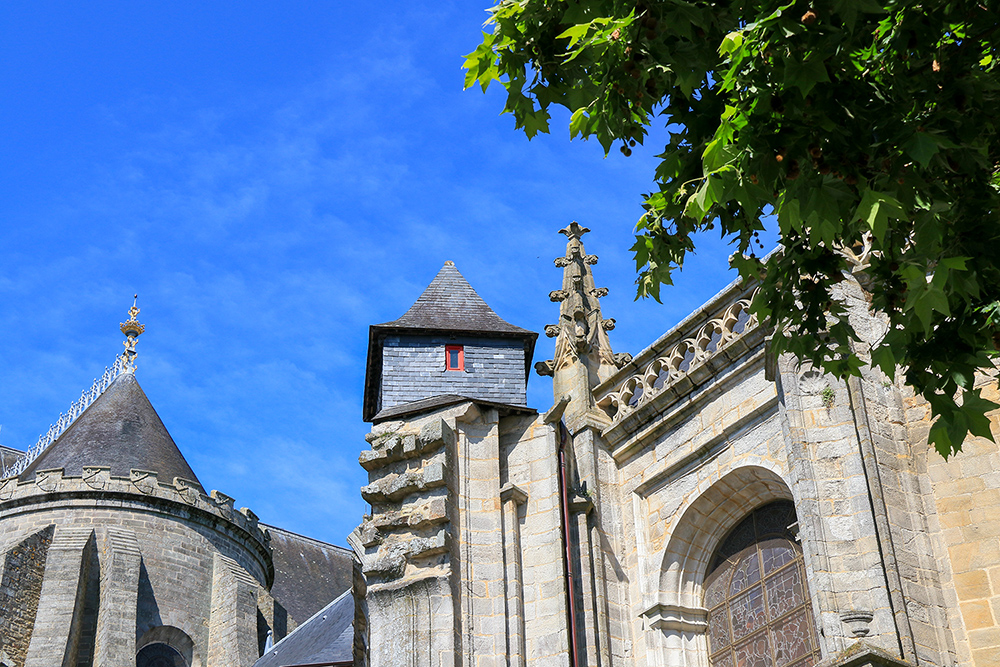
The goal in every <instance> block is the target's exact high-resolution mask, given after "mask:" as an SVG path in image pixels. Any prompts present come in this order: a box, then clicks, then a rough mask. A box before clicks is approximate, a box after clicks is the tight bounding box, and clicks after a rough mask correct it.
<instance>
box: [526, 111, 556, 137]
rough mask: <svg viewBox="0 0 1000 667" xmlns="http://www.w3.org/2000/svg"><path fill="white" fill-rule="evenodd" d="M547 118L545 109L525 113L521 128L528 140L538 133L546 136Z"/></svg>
mask: <svg viewBox="0 0 1000 667" xmlns="http://www.w3.org/2000/svg"><path fill="white" fill-rule="evenodd" d="M549 118H550V116H549V112H548V111H546V110H545V109H535V110H534V111H525V112H524V120H523V121H522V123H521V127H523V128H524V133H525V134H526V135H527V136H528V139H531V138H533V137H534V136H535V135H536V134H538V133H539V132H544V133H546V134H548V131H549Z"/></svg>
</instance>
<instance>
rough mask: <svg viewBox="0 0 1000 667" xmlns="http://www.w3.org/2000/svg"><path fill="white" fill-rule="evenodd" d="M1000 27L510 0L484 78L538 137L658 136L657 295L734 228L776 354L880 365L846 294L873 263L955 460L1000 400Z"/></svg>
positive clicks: (918, 18)
mask: <svg viewBox="0 0 1000 667" xmlns="http://www.w3.org/2000/svg"><path fill="white" fill-rule="evenodd" d="M997 27H998V16H997V14H996V12H995V11H993V10H992V9H990V8H989V3H986V2H985V0H981V1H977V0H951V1H949V0H925V1H923V2H913V0H813V1H812V2H809V1H808V0H801V1H797V2H796V1H793V2H782V1H781V0H638V1H634V0H633V1H628V0H519V1H518V0H502V1H501V2H500V3H499V4H497V5H496V6H495V7H493V8H492V9H490V18H489V21H488V22H487V31H486V32H484V33H483V41H482V43H481V44H480V45H479V46H478V47H477V48H476V49H475V50H474V51H473V52H472V53H471V54H469V55H468V56H467V57H466V61H465V68H466V69H467V74H466V87H470V86H473V85H475V84H479V85H480V86H481V87H482V89H483V90H484V91H485V90H486V88H487V87H488V86H489V85H490V84H491V83H493V82H498V83H499V84H500V85H502V86H503V87H504V88H506V90H507V98H506V104H505V107H504V111H506V112H509V113H511V114H512V115H513V117H514V119H515V123H516V127H517V128H518V129H520V130H523V131H524V133H525V134H526V135H527V136H528V138H529V139H530V138H531V137H533V136H534V135H535V134H537V133H538V132H548V131H549V129H550V122H551V121H552V117H551V116H550V109H551V108H552V107H553V105H557V106H562V107H565V108H566V109H567V110H568V111H569V132H570V136H571V137H579V138H583V139H589V138H593V139H595V140H597V141H598V142H600V144H601V145H602V146H603V148H604V150H605V154H607V152H609V151H611V150H620V151H621V152H622V153H623V154H624V155H626V156H629V155H631V152H632V149H633V148H635V147H636V145H637V144H642V143H644V142H645V141H647V140H650V139H651V138H652V137H654V136H655V137H659V141H661V142H662V143H663V144H664V145H663V150H662V153H660V154H659V155H658V156H657V158H658V160H659V162H658V164H657V166H656V171H655V174H652V175H651V176H653V182H654V188H653V190H652V191H651V192H649V193H646V194H644V195H643V198H642V206H643V209H644V213H643V215H642V216H641V217H640V218H639V220H638V222H637V224H636V242H635V245H634V246H633V247H632V251H633V252H634V254H635V260H636V267H637V273H638V279H637V286H638V289H637V293H638V296H640V297H647V296H648V297H652V298H655V299H657V300H658V299H659V297H660V294H661V289H660V288H661V286H662V285H669V284H671V275H672V272H673V271H675V270H677V269H678V268H680V267H682V266H683V264H684V259H685V257H686V255H687V254H688V253H689V252H692V251H693V250H694V248H695V241H696V236H697V234H699V233H700V232H705V231H707V230H717V231H718V232H719V233H721V234H722V236H723V237H724V238H728V239H730V240H731V241H732V242H733V244H734V245H735V248H734V249H735V252H734V253H733V255H732V256H731V258H730V262H731V264H732V265H733V266H735V267H736V268H738V269H739V272H740V275H741V276H742V277H743V278H744V279H745V280H755V281H758V282H759V285H760V291H759V295H758V297H757V298H756V299H755V302H754V306H753V307H754V310H755V312H756V313H757V315H758V317H759V318H760V319H761V321H762V322H764V323H765V324H766V325H767V326H769V327H771V328H772V329H773V331H774V337H773V346H774V349H775V352H776V353H781V352H790V353H793V354H795V355H797V356H798V357H799V358H801V359H807V360H810V361H812V362H813V363H814V364H817V365H819V366H821V367H822V368H823V369H824V370H825V371H826V372H829V373H832V374H834V375H836V376H838V377H841V378H844V377H846V376H848V375H851V374H857V373H859V371H860V368H861V367H862V364H863V361H862V359H860V358H859V357H858V355H857V353H856V352H855V346H853V345H852V341H856V340H858V333H857V332H856V331H854V329H853V328H852V325H851V323H850V321H849V320H848V318H847V316H846V310H845V305H844V304H843V303H842V302H841V301H839V300H838V299H837V298H835V296H836V294H837V293H838V292H837V285H838V283H839V282H840V281H842V280H844V278H845V275H846V274H847V273H849V272H851V271H855V272H856V273H857V272H858V269H859V267H860V268H862V269H863V271H861V272H860V273H857V274H858V275H859V278H860V279H861V281H862V284H863V285H864V286H865V288H866V291H867V294H868V295H869V296H870V298H871V307H872V308H873V309H874V310H876V311H879V312H881V313H884V314H885V316H886V317H888V327H887V330H886V333H885V335H884V336H883V337H881V339H880V340H877V341H875V342H874V344H873V345H872V346H871V360H872V363H873V364H874V365H877V366H878V367H880V368H881V369H882V370H883V371H884V372H885V373H887V374H888V375H890V376H894V375H895V373H896V372H902V373H905V379H906V381H907V382H908V383H909V384H910V385H911V386H912V387H913V388H914V390H915V391H917V392H919V393H920V394H922V395H923V396H924V397H926V399H927V400H928V401H929V402H930V405H931V407H932V410H933V414H934V415H935V417H936V421H935V422H934V425H933V426H932V428H931V435H930V438H931V441H932V442H933V443H934V445H935V447H936V448H937V450H938V451H939V452H940V453H941V454H942V455H944V456H948V455H950V454H952V453H953V452H956V451H958V450H959V449H960V447H961V443H962V441H963V440H964V438H965V437H966V435H967V433H969V432H971V433H972V434H974V435H979V436H984V437H988V438H991V439H992V435H991V433H990V428H989V421H988V419H987V418H986V416H985V413H986V412H987V411H989V410H991V409H994V408H996V407H997V406H996V405H995V404H993V403H991V402H990V401H988V400H986V399H985V398H983V397H982V395H981V389H979V388H976V387H975V386H974V376H975V375H976V372H977V371H979V370H982V369H986V368H992V366H993V362H992V360H993V357H995V355H996V354H997V352H996V351H997V349H998V348H1000V301H998V300H1000V266H998V258H1000V224H998V223H1000V220H998V213H1000V206H998V203H1000V177H998V162H1000V137H998V133H997V124H998V121H997V119H998V117H1000V69H998V66H997V58H998V57H1000V54H998V53H997V51H998V47H997V46H996V44H997V34H996V31H997ZM651 130H653V133H652V134H651V133H650V131H651ZM664 137H665V138H664ZM656 149H657V150H659V145H657V146H656ZM768 221H773V224H774V225H775V226H776V227H777V233H778V235H779V249H778V251H776V252H773V253H770V254H767V255H765V254H764V253H763V252H762V250H763V247H762V245H761V244H760V241H759V240H758V235H759V232H761V231H762V230H763V229H764V224H765V222H768Z"/></svg>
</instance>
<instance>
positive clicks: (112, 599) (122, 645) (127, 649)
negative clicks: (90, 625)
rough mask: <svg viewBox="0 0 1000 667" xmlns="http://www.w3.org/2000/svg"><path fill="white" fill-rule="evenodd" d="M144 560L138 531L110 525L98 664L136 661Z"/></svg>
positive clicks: (122, 666) (122, 665)
mask: <svg viewBox="0 0 1000 667" xmlns="http://www.w3.org/2000/svg"><path fill="white" fill-rule="evenodd" d="M141 564H142V555H141V553H140V552H139V543H138V541H136V538H135V533H133V532H132V531H131V530H128V529H127V528H111V527H109V528H108V534H107V538H106V539H105V540H104V549H103V553H102V554H101V603H100V608H99V611H98V613H97V637H96V640H95V643H94V664H96V665H101V667H133V666H134V665H135V628H136V620H135V614H136V605H137V601H138V597H139V567H140V565H141Z"/></svg>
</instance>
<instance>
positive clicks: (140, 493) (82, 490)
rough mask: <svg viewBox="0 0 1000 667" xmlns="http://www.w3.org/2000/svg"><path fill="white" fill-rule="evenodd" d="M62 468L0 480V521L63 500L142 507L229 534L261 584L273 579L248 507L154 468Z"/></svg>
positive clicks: (264, 542)
mask: <svg viewBox="0 0 1000 667" xmlns="http://www.w3.org/2000/svg"><path fill="white" fill-rule="evenodd" d="M62 473H63V469H62V468H57V469H55V470H39V471H37V473H36V476H35V479H32V480H19V479H18V478H17V477H8V478H5V479H0V520H2V519H3V518H4V516H6V515H9V514H12V513H16V512H18V511H19V510H22V511H23V510H29V509H33V508H40V506H44V505H50V504H56V505H58V504H64V503H65V502H66V501H70V500H80V499H86V500H93V501H95V504H97V505H100V506H102V507H109V508H112V509H114V508H117V509H121V510H123V511H129V510H130V509H132V510H137V509H140V508H142V507H146V508H148V509H149V510H152V511H155V512H157V513H160V514H166V515H169V516H172V517H176V518H179V519H182V520H184V521H190V522H193V523H197V524H201V525H202V526H205V527H207V528H210V529H212V530H215V531H216V532H223V533H228V534H229V535H230V536H231V537H234V538H236V539H239V540H240V541H242V542H244V543H245V545H246V546H247V547H248V548H249V549H250V550H252V551H254V552H255V553H256V554H257V555H258V557H259V558H260V560H261V562H262V563H263V564H264V570H265V577H266V579H267V581H266V585H267V586H268V587H270V585H271V582H272V581H273V579H274V565H273V563H272V561H271V548H270V545H269V542H270V536H269V535H268V534H267V532H266V531H265V529H264V528H262V527H261V526H260V525H259V523H258V518H257V515H256V514H254V513H253V512H252V511H251V510H250V509H249V508H246V507H244V508H242V509H239V510H237V509H235V508H234V506H233V499H232V498H230V497H229V496H227V495H225V494H224V493H220V492H218V491H212V492H211V494H209V495H206V494H204V493H202V491H201V488H200V486H199V485H198V484H197V483H196V482H193V481H190V480H185V479H182V478H179V477H175V478H174V479H173V482H172V483H170V484H168V483H164V482H161V481H159V480H158V479H157V475H156V473H155V472H150V471H145V470H132V471H131V472H130V475H129V477H118V476H113V475H111V474H110V468H109V467H106V466H84V467H83V476H82V477H63V474H62Z"/></svg>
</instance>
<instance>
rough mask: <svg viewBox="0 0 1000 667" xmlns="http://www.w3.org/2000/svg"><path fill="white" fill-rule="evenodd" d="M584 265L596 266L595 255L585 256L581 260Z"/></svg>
mask: <svg viewBox="0 0 1000 667" xmlns="http://www.w3.org/2000/svg"><path fill="white" fill-rule="evenodd" d="M583 263H584V264H597V255H587V256H586V257H584V258H583Z"/></svg>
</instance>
